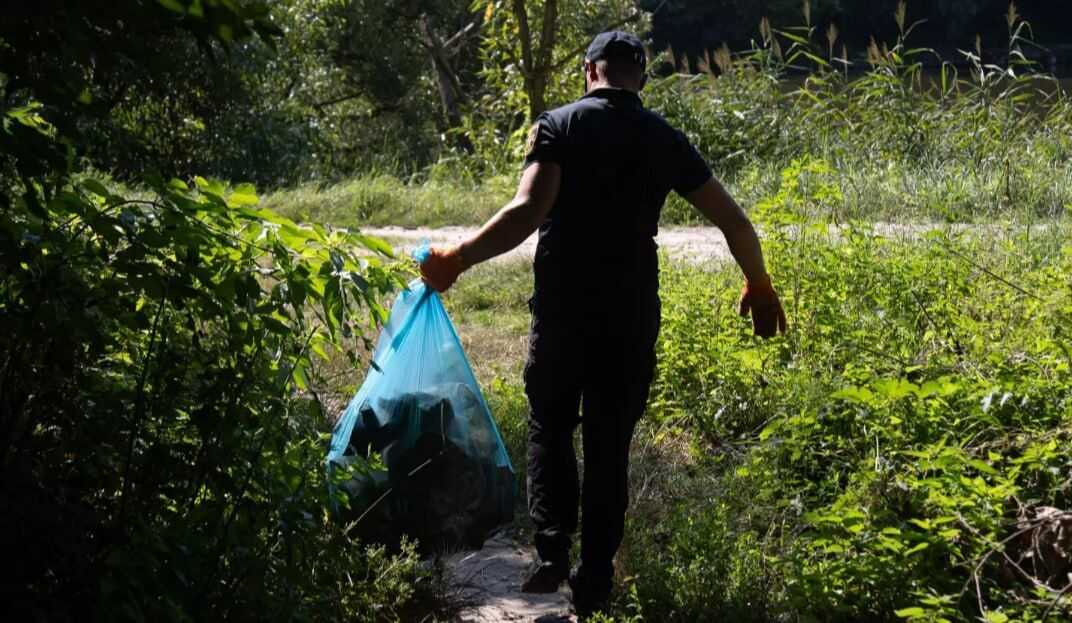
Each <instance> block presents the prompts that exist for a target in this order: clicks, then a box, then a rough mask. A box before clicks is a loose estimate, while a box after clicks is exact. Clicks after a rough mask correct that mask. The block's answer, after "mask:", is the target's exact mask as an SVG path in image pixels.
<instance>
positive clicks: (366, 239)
mask: <svg viewBox="0 0 1072 623" xmlns="http://www.w3.org/2000/svg"><path fill="white" fill-rule="evenodd" d="M354 238H356V239H357V241H358V242H360V243H361V244H362V245H363V246H364V247H365V248H366V249H369V250H370V251H375V252H377V253H381V254H383V255H386V256H387V257H391V258H393V257H394V256H395V250H394V249H392V248H391V245H390V244H388V243H387V241H386V240H383V239H381V238H377V237H375V236H366V235H364V234H357V235H355V236H354Z"/></svg>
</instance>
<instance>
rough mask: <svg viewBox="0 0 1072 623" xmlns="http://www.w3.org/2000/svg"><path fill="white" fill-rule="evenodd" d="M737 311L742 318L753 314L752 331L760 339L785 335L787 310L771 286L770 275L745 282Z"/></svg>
mask: <svg viewBox="0 0 1072 623" xmlns="http://www.w3.org/2000/svg"><path fill="white" fill-rule="evenodd" d="M737 311H738V312H739V313H740V314H741V315H742V316H747V315H748V314H749V312H751V313H752V331H753V332H754V333H755V334H756V335H758V336H760V337H771V336H773V335H774V334H775V333H785V329H786V320H785V310H783V309H782V302H781V301H779V300H778V293H777V292H775V291H774V287H773V286H772V285H771V280H770V275H767V276H765V277H764V278H763V279H762V280H759V281H745V284H744V289H743V290H741V301H740V302H739V303H738V304H737Z"/></svg>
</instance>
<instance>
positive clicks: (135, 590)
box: [0, 0, 1072, 623]
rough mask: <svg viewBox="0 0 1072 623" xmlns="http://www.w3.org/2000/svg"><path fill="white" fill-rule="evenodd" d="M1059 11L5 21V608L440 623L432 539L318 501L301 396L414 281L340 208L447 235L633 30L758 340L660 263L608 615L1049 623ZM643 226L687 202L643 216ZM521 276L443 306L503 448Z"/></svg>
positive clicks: (1069, 172) (1062, 500) (348, 0)
mask: <svg viewBox="0 0 1072 623" xmlns="http://www.w3.org/2000/svg"><path fill="white" fill-rule="evenodd" d="M1069 17H1072V8H1067V7H1065V6H1064V4H1063V3H1057V2H1045V1H1042V0H1036V1H1026V0H1025V1H1023V2H1019V3H1016V4H1008V3H1006V2H1004V1H1003V0H938V1H935V2H907V3H906V2H897V1H894V0H890V1H888V2H887V1H885V0H884V1H881V2H875V1H873V0H872V1H870V2H862V1H856V0H815V1H814V2H803V3H802V2H798V1H797V0H769V1H757V2H748V3H744V2H721V1H718V2H710V1H700V0H665V1H663V0H640V1H639V2H633V1H630V0H606V1H602V2H596V1H590V0H542V1H535V0H475V1H462V0H457V1H456V0H443V1H435V2H431V1H423V0H388V1H371V0H320V1H315V0H294V1H290V0H287V1H279V2H273V3H262V2H258V1H256V0H245V1H235V0H189V1H187V0H158V1H157V2H148V1H141V0H122V1H119V2H112V3H107V4H102V3H70V2H62V1H60V0H41V1H39V2H35V3H18V4H16V5H14V6H11V7H7V8H6V9H5V14H4V17H3V20H2V22H0V112H2V119H3V124H2V131H0V317H2V318H3V323H4V324H3V326H4V328H5V331H4V332H3V335H0V468H2V469H0V473H2V474H3V476H2V479H0V487H2V488H0V500H2V502H3V512H2V513H0V544H2V546H3V549H4V551H5V552H10V553H11V554H10V560H11V561H12V562H11V564H9V565H7V567H6V569H5V577H4V580H3V584H2V586H0V591H2V592H0V603H2V604H3V605H2V606H0V608H2V609H3V610H0V613H2V614H6V615H8V618H11V617H18V618H19V620H22V619H29V620H50V621H53V620H60V621H62V620H75V619H84V618H93V619H105V620H113V619H114V620H146V619H163V620H176V621H182V620H206V619H211V620H216V619H233V620H264V619H287V620H294V619H299V620H316V621H320V620H403V621H410V620H449V618H450V617H451V616H452V615H453V614H454V612H455V610H456V608H457V604H456V603H455V602H454V601H452V599H451V598H450V596H451V595H450V593H451V591H450V587H449V586H448V585H446V584H445V583H444V579H443V575H442V573H440V570H439V569H437V567H436V565H435V563H434V562H429V561H422V560H421V559H420V557H419V556H418V555H417V553H416V551H415V549H414V548H413V547H412V545H410V544H392V547H387V548H384V547H377V546H372V545H369V544H364V543H360V542H359V541H358V540H356V539H355V538H354V537H353V535H352V532H353V530H352V528H353V524H352V523H348V522H346V521H340V519H339V517H337V516H335V515H333V514H332V513H331V512H330V511H329V509H330V507H331V502H332V500H330V499H329V493H328V491H329V489H328V487H327V486H326V484H327V483H326V482H325V474H324V470H323V457H324V452H325V436H326V435H327V434H328V431H329V430H330V425H331V424H330V422H331V419H332V418H333V417H334V415H335V414H336V413H337V407H338V404H337V400H338V399H339V397H340V396H341V397H343V398H345V397H347V396H348V395H350V394H351V393H352V392H353V390H354V389H355V388H356V386H357V385H358V384H359V383H360V373H359V372H355V370H356V371H360V370H363V369H364V368H365V365H366V362H367V352H368V349H369V347H370V344H371V340H373V339H374V338H375V336H376V333H377V328H378V326H379V325H380V323H382V322H383V321H384V319H385V316H386V313H387V312H386V309H387V302H388V301H389V298H390V296H391V295H392V293H394V292H396V291H397V290H398V289H399V288H401V287H404V285H405V283H406V281H407V280H408V279H410V278H412V277H413V275H414V271H413V266H412V264H411V263H408V262H407V261H406V260H405V259H404V258H403V257H400V254H399V253H396V251H395V249H393V248H392V246H391V244H390V242H391V241H390V240H387V241H385V240H383V239H380V238H376V237H373V236H368V235H365V234H363V233H361V229H362V228H368V227H371V226H374V225H426V226H443V225H475V224H479V223H480V222H482V221H483V220H484V219H485V218H486V217H487V216H489V215H490V214H492V213H493V212H494V211H495V210H496V209H498V207H499V206H501V205H502V203H503V202H504V201H505V200H506V199H507V198H508V197H509V195H510V193H511V192H512V189H513V188H512V187H513V185H514V183H515V182H516V174H517V171H518V166H519V160H520V157H521V153H520V150H521V149H522V145H523V141H524V135H525V133H526V131H527V128H528V125H529V123H530V122H531V120H532V118H533V117H534V116H535V115H536V114H538V113H539V112H541V111H542V110H545V109H547V108H550V107H554V106H557V105H560V104H563V103H566V102H568V101H571V100H572V99H575V98H576V97H577V96H579V95H580V93H581V90H582V86H583V84H582V77H581V74H580V71H579V65H580V59H581V54H582V52H583V50H584V48H585V47H586V45H587V43H588V41H589V40H590V39H591V37H592V36H593V35H594V34H595V33H597V32H599V31H602V30H605V29H608V28H622V29H627V30H632V31H635V32H637V33H639V34H641V35H642V36H643V38H644V39H645V41H647V42H648V43H649V44H650V50H651V53H652V59H653V61H652V63H651V73H652V79H651V80H650V81H649V84H648V86H647V87H646V89H645V91H644V93H643V94H642V95H643V97H644V101H645V104H646V105H647V106H649V107H651V108H652V109H654V110H656V111H657V112H659V113H660V114H662V115H664V116H665V117H666V118H667V119H668V120H669V121H670V122H671V123H673V124H674V125H675V126H678V127H681V128H682V129H683V130H684V131H686V133H687V134H688V136H689V138H690V139H691V140H692V141H693V142H694V143H695V144H696V145H697V146H698V147H699V149H700V150H701V152H702V153H703V154H704V156H705V157H706V158H707V159H708V161H709V162H710V163H711V165H712V168H713V169H714V170H715V171H716V173H717V174H718V175H719V177H720V178H721V179H722V180H723V182H724V183H725V184H726V185H727V186H728V187H729V188H730V189H731V191H732V192H733V194H734V195H735V196H736V197H738V199H739V200H740V201H741V202H742V204H744V205H745V206H746V207H748V209H749V212H750V214H751V216H752V217H753V219H754V220H755V221H756V222H757V223H758V224H759V225H760V226H761V228H762V231H763V232H764V242H765V245H766V248H767V250H768V254H769V256H770V257H771V258H772V259H771V270H772V272H773V274H774V275H776V278H777V279H778V282H779V284H781V285H780V289H781V290H782V292H783V295H784V297H785V300H786V303H787V308H788V309H789V310H790V317H791V323H792V325H793V330H792V332H791V334H790V335H789V336H787V337H785V338H778V339H776V340H773V341H771V342H767V343H760V342H756V341H754V340H753V339H752V338H751V336H750V335H749V333H748V331H747V326H746V325H745V324H744V322H743V321H742V320H741V319H739V318H737V317H736V316H735V314H733V313H732V298H733V294H734V291H735V289H736V288H737V287H738V284H739V275H737V274H736V273H735V272H734V270H733V269H732V267H730V266H725V265H721V264H715V265H711V266H703V267H697V266H695V265H692V264H689V263H680V262H670V261H668V262H666V263H665V265H664V275H663V283H662V286H661V288H662V290H661V293H662V297H663V301H664V325H663V333H662V337H661V339H660V345H659V349H660V367H659V371H658V376H657V379H656V382H655V386H654V387H653V392H652V398H651V402H650V404H649V411H648V417H647V418H646V419H645V422H644V424H643V426H642V428H641V431H640V432H639V433H638V441H637V447H636V449H635V455H634V465H635V468H634V492H633V499H634V510H633V512H632V514H631V515H630V517H631V519H630V526H629V534H628V535H627V539H626V543H625V545H624V547H623V550H622V553H621V555H620V557H619V576H620V577H619V578H618V580H619V582H618V587H619V591H618V592H617V594H616V595H617V596H616V601H615V604H614V611H613V612H612V613H609V614H608V617H607V618H608V619H610V618H613V619H616V620H622V621H633V620H680V621H695V620H714V619H716V618H718V617H728V618H729V619H731V620H755V621H858V620H879V621H885V620H888V621H899V620H909V621H976V620H983V621H988V622H990V623H1001V622H1003V621H1025V622H1026V621H1058V620H1064V619H1065V618H1066V617H1067V616H1068V615H1069V612H1070V610H1069V608H1070V607H1072V606H1070V598H1069V591H1070V589H1072V576H1069V573H1070V572H1072V565H1070V562H1069V560H1070V559H1069V552H1070V550H1072V512H1070V510H1069V509H1070V508H1072V499H1070V498H1072V472H1070V470H1072V457H1070V455H1069V453H1068V451H1067V447H1068V442H1069V440H1070V438H1072V406H1070V405H1072V394H1070V392H1072V371H1070V368H1072V344H1070V337H1069V334H1068V330H1067V327H1068V326H1069V320H1072V284H1070V283H1069V277H1068V275H1069V274H1072V252H1070V251H1069V247H1068V245H1067V243H1066V242H1065V241H1066V240H1067V233H1068V228H1067V219H1068V212H1069V206H1070V205H1072V99H1070V98H1069V97H1068V95H1067V93H1066V92H1065V90H1064V86H1063V81H1062V76H1064V75H1065V73H1066V72H1067V67H1068V65H1069V62H1070V61H1072V53H1070V52H1069V48H1068V47H1067V46H1068V44H1070V43H1072V32H1069V30H1068V28H1069V24H1072V20H1069ZM258 189H259V190H260V194H261V195H264V196H263V198H262V197H260V196H258ZM663 222H664V223H665V224H667V225H685V224H696V223H697V218H696V216H695V215H694V214H693V213H692V212H691V211H690V210H688V209H687V206H685V205H684V204H683V203H682V202H681V201H680V200H673V201H671V202H670V203H669V204H668V206H667V208H666V210H665V211H664V214H663ZM891 223H892V224H893V225H891ZM891 232H893V233H894V234H897V235H891ZM712 235H717V234H716V233H714V232H712ZM530 285H531V271H530V269H529V268H528V267H527V266H526V265H525V264H523V263H517V262H514V263H506V264H497V265H491V266H487V267H481V268H480V269H478V270H476V271H474V273H473V274H472V275H468V276H467V277H466V279H465V280H463V282H462V283H460V284H459V287H458V288H457V290H456V292H454V293H453V295H452V297H449V298H448V305H449V307H450V310H451V313H452V314H453V315H454V318H455V321H456V323H457V324H458V326H459V331H460V333H461V334H462V337H463V340H465V341H466V345H467V348H469V349H470V353H471V356H472V358H473V360H474V362H477V363H476V366H477V368H478V369H477V373H478V376H479V377H480V380H481V382H482V383H483V385H484V387H485V391H486V393H487V395H488V399H489V402H490V403H491V405H492V407H493V411H494V412H495V415H496V417H497V419H498V420H499V422H500V425H501V426H502V428H503V433H504V437H505V439H506V441H507V444H508V446H509V449H510V451H511V455H512V457H513V459H514V463H515V465H518V466H519V468H521V469H523V467H522V466H523V464H524V461H523V460H522V459H523V456H524V452H523V443H524V426H525V424H524V422H525V400H524V395H523V392H522V390H521V387H520V365H521V356H520V355H519V353H518V348H517V344H518V343H520V341H521V340H523V336H524V333H525V328H526V322H527V315H526V314H527V312H526V309H527V308H526V306H525V299H526V297H527V292H528V290H529V288H530ZM521 475H522V476H523V474H521ZM520 480H521V481H522V482H523V480H524V479H523V477H522V478H520ZM519 493H520V492H519ZM519 519H520V518H519ZM519 525H520V526H521V530H524V529H525V524H524V522H523V519H522V520H521V523H520V524H519Z"/></svg>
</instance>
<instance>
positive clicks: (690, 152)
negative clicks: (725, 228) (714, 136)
mask: <svg viewBox="0 0 1072 623" xmlns="http://www.w3.org/2000/svg"><path fill="white" fill-rule="evenodd" d="M674 134H675V137H674V146H673V151H674V154H673V155H674V158H673V162H674V165H675V167H674V168H675V170H676V173H675V175H674V182H673V188H674V191H675V192H676V193H677V194H679V195H681V196H685V195H687V194H689V193H691V192H692V191H694V190H696V189H697V188H699V187H700V186H702V185H703V183H704V182H706V181H707V180H709V179H711V167H709V166H707V162H706V161H705V160H704V159H703V156H701V155H700V152H699V151H697V150H696V148H695V147H693V146H692V143H690V142H689V139H688V138H687V137H686V136H685V134H684V133H683V132H681V131H675V132H674Z"/></svg>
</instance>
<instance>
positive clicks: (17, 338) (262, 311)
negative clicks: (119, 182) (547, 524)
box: [0, 107, 434, 621]
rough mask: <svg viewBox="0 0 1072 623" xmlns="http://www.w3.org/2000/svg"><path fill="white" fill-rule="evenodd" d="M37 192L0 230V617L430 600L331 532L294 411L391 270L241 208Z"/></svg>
mask: <svg viewBox="0 0 1072 623" xmlns="http://www.w3.org/2000/svg"><path fill="white" fill-rule="evenodd" d="M33 111H34V109H33V108H32V107H31V108H28V109H21V110H16V111H13V112H9V113H7V114H6V115H5V118H4V128H5V131H12V132H14V131H18V132H19V135H20V136H22V137H23V138H24V139H25V140H24V141H23V142H21V143H19V144H18V145H19V146H21V147H22V148H24V149H25V148H26V147H28V146H29V145H32V144H36V145H39V146H48V145H50V144H51V142H52V141H53V136H54V130H53V129H52V128H51V127H50V126H48V125H47V124H46V123H45V122H44V121H43V120H42V119H41V118H40V117H39V116H37V115H36V114H35V113H34V112H33ZM35 136H36V137H37V139H39V140H37V142H36V143H35V142H33V141H31V140H30V139H31V138H33V137H35ZM20 162H22V163H26V162H28V159H27V158H26V157H23V159H22V160H21V161H20ZM58 173H59V175H57V176H56V177H46V176H41V177H38V178H36V179H35V178H27V179H25V181H24V182H23V184H24V186H23V187H22V192H21V193H20V195H19V196H17V198H15V199H14V201H13V203H12V205H11V206H10V209H7V210H4V211H3V212H0V317H2V318H3V324H4V327H5V329H6V330H5V331H4V332H3V334H2V335H0V386H2V387H3V392H2V394H0V396H2V398H0V412H2V413H4V418H3V425H2V427H0V461H2V465H3V473H4V478H3V482H2V485H0V487H2V493H0V496H2V498H3V499H4V513H3V514H2V515H0V534H2V535H3V536H2V538H3V542H4V550H5V552H7V555H8V557H9V560H10V568H9V573H8V578H9V581H8V582H7V583H6V588H5V593H6V594H7V596H8V599H9V600H10V601H9V604H8V608H13V609H14V610H13V611H12V615H17V616H22V617H30V618H33V619H40V620H76V619H81V618H85V617H87V616H88V617H91V618H95V619H102V620H145V619H156V620H169V621H170V620H175V621H182V620H204V619H216V618H219V619H235V620H266V619H273V620H284V619H285V620H353V619H360V620H384V621H391V620H409V618H410V616H411V615H410V614H407V613H412V611H413V610H412V609H413V608H415V607H417V606H416V605H415V604H418V605H419V604H420V603H421V602H422V601H426V600H427V598H428V597H429V596H430V594H431V593H432V592H433V589H434V586H433V584H432V580H433V579H434V578H433V577H432V575H431V574H430V573H429V571H428V570H427V569H426V568H424V567H423V566H421V565H420V564H418V560H417V558H416V555H415V553H414V550H413V549H412V548H411V547H408V546H403V547H402V548H401V550H400V551H399V552H396V553H391V554H389V553H386V552H384V551H383V550H382V549H369V548H367V547H366V546H364V545H362V544H361V543H359V542H357V541H355V539H354V538H352V537H350V536H348V534H347V532H348V530H347V527H346V526H343V525H339V524H338V523H336V522H334V521H333V520H332V517H331V515H330V514H329V512H328V509H329V508H330V500H329V499H328V487H327V482H326V481H325V476H324V468H323V467H324V466H323V459H324V447H325V445H324V438H325V435H326V434H327V430H328V429H329V426H330V422H329V421H328V418H327V414H326V413H324V411H323V410H322V409H321V407H320V403H319V400H318V399H317V395H316V393H315V392H313V391H312V387H313V386H315V385H316V384H317V382H318V379H317V378H316V377H315V372H316V369H317V368H316V366H314V365H313V363H314V359H317V358H328V357H330V351H332V350H339V351H343V352H347V353H348V354H349V355H350V357H351V359H352V360H353V359H356V353H355V349H356V348H357V347H359V346H360V345H361V344H360V340H359V339H346V338H347V336H353V337H354V338H358V337H360V336H365V335H369V334H370V333H371V332H372V331H374V330H375V328H376V326H377V325H378V324H379V323H380V322H382V321H383V320H384V318H385V316H386V311H385V309H384V308H383V307H382V306H381V301H382V300H383V298H384V297H385V296H386V295H387V294H388V293H389V292H391V291H393V290H394V289H395V288H397V287H398V286H399V285H400V284H402V283H403V281H402V278H403V276H404V273H403V268H402V265H401V264H399V263H397V262H395V261H393V259H392V251H391V249H390V247H389V246H387V245H386V243H384V242H382V241H380V240H377V239H374V238H369V237H365V236H363V235H361V234H359V233H343V232H340V231H329V230H327V229H325V228H323V227H320V226H304V227H303V226H298V225H296V224H295V223H293V222H292V221H290V220H288V219H286V218H283V217H280V216H278V215H277V214H275V213H273V212H271V211H269V210H265V209H263V208H260V207H258V206H257V202H258V199H257V197H256V195H255V194H254V191H253V188H252V187H250V186H248V185H242V186H237V187H234V188H228V187H226V186H225V185H223V184H222V183H219V182H215V181H209V180H204V179H201V178H198V179H196V185H195V186H194V187H189V186H187V184H186V183H184V182H182V181H180V180H171V181H170V182H166V183H165V182H163V181H160V180H157V181H151V182H150V185H149V187H148V189H147V190H146V191H145V192H143V193H142V194H140V195H138V196H136V197H131V196H123V195H119V194H117V193H116V192H114V191H112V190H111V189H110V188H109V187H108V186H106V185H105V184H103V183H101V182H100V181H98V180H95V179H93V178H90V177H85V176H74V177H71V176H69V175H65V174H63V173H62V171H58ZM421 607H422V608H425V607H427V605H423V606H421Z"/></svg>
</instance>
